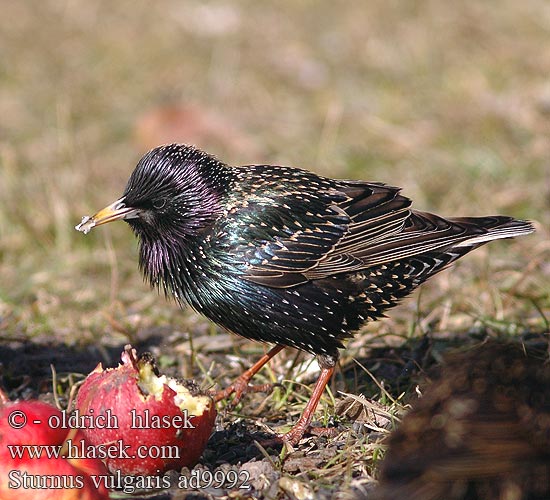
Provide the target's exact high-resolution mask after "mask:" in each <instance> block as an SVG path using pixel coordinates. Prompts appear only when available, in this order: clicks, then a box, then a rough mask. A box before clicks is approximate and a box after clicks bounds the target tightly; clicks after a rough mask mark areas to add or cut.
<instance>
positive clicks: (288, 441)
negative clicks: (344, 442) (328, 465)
mask: <svg viewBox="0 0 550 500" xmlns="http://www.w3.org/2000/svg"><path fill="white" fill-rule="evenodd" d="M304 434H311V435H312V436H318V437H319V436H325V437H327V438H333V437H335V436H336V435H337V434H338V431H337V429H336V428H334V427H313V426H308V427H307V428H306V429H303V428H301V427H299V426H294V427H293V428H292V429H290V431H288V432H287V433H286V434H279V435H277V436H274V437H271V438H269V439H263V440H261V441H259V442H258V444H260V445H261V446H262V447H264V448H277V447H279V446H282V445H285V446H287V447H290V448H291V449H292V448H293V447H295V446H296V445H297V444H298V443H299V442H300V441H301V440H302V438H303V437H304Z"/></svg>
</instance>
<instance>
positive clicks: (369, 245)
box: [77, 144, 533, 444]
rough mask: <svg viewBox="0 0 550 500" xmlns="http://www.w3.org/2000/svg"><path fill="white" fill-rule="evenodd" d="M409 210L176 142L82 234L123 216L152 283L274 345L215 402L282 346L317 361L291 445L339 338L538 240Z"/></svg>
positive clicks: (363, 191)
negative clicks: (508, 242) (438, 277)
mask: <svg viewBox="0 0 550 500" xmlns="http://www.w3.org/2000/svg"><path fill="white" fill-rule="evenodd" d="M410 205H411V201H410V200H409V199H408V198H406V197H404V196H402V195H401V194H399V188H397V187H391V186H386V185H384V184H381V183H376V182H363V181H349V180H334V179H329V178H326V177H320V176H318V175H316V174H313V173H311V172H308V171H306V170H301V169H297V168H290V167H280V166H270V165H250V166H243V167H232V166H229V165H226V164H224V163H222V162H221V161H219V160H217V159H216V158H215V157H213V156H211V155H209V154H207V153H204V152H202V151H200V150H198V149H196V148H194V147H191V146H186V145H180V144H171V145H168V146H161V147H158V148H155V149H153V150H152V151H150V152H149V153H147V154H146V155H145V156H144V157H143V158H142V159H141V160H140V161H139V163H138V165H137V167H136V168H135V170H134V172H133V173H132V175H131V176H130V179H129V181H128V184H127V186H126V189H125V191H124V193H123V195H122V197H121V198H119V199H118V200H117V201H115V202H114V203H112V204H111V205H109V206H107V207H106V208H104V209H103V210H100V211H99V212H98V213H96V214H95V215H93V216H92V217H85V218H84V219H83V221H82V223H81V224H79V225H78V226H77V229H79V230H80V231H84V232H87V231H89V230H90V229H91V228H93V227H94V226H99V225H101V224H104V223H106V222H111V221H114V220H117V219H124V220H125V221H126V222H127V223H128V224H129V225H130V227H131V228H132V229H133V231H134V233H135V234H136V235H137V237H138V239H139V243H140V245H139V264H140V268H141V270H142V272H143V274H144V276H145V278H146V279H147V280H148V281H149V282H150V283H151V285H152V286H154V287H161V288H163V289H164V291H165V292H166V294H169V295H172V296H174V297H175V298H176V300H177V301H178V302H179V303H180V304H182V305H183V304H185V303H187V304H189V305H191V306H192V307H193V308H194V309H195V310H197V311H198V312H200V313H202V314H204V315H205V316H207V317H208V318H210V319H211V320H212V321H214V322H215V323H217V324H219V325H221V326H223V327H224V328H226V329H228V330H229V331H231V332H234V333H237V334H239V335H242V336H244V337H247V338H249V339H253V340H258V341H261V342H267V343H272V344H275V346H274V347H273V348H272V349H271V350H270V351H269V352H268V353H267V354H266V355H265V356H263V357H262V358H261V359H260V360H259V361H258V362H257V363H256V364H255V365H253V366H252V367H251V368H250V369H249V370H247V371H246V372H245V373H243V375H241V377H239V378H238V379H237V380H236V381H235V383H234V384H232V385H231V386H230V387H228V388H227V389H226V390H224V391H221V392H220V393H218V399H221V398H225V397H228V396H229V395H230V394H232V393H235V396H234V398H236V399H237V400H238V399H240V398H241V396H242V394H243V393H244V392H246V389H247V387H248V383H249V381H250V379H251V378H252V376H253V375H254V374H255V373H256V372H257V371H258V370H259V369H260V368H261V367H262V366H263V365H264V364H265V363H266V362H267V361H269V359H271V358H272V357H273V356H274V355H275V354H277V353H278V352H279V351H280V350H281V349H283V348H284V347H285V346H290V347H294V348H296V349H301V350H304V351H307V352H310V353H311V354H314V355H316V356H317V360H318V362H319V365H320V367H321V375H320V377H319V379H318V381H317V384H316V386H315V389H314V391H313V394H312V397H311V399H310V401H309V402H308V404H307V405H306V408H305V410H304V413H303V414H302V416H301V417H300V419H299V420H298V422H297V423H296V425H295V426H294V427H293V429H292V430H291V431H290V432H289V433H287V434H285V435H284V436H281V439H282V440H283V441H286V442H288V443H291V444H296V443H297V442H298V441H299V440H300V439H301V437H302V436H303V434H304V432H305V431H306V430H307V428H308V426H309V424H310V422H311V418H312V415H313V412H314V411H315V408H316V406H317V404H318V402H319V399H320V397H321V395H322V393H323V390H324V388H325V386H326V384H327V382H328V381H329V379H330V377H331V375H332V373H333V371H334V366H335V364H336V361H337V359H338V349H340V348H342V347H343V344H342V341H343V340H344V339H346V338H348V337H350V336H351V335H352V334H353V332H355V331H357V330H358V329H359V328H360V327H361V326H362V325H363V324H364V323H365V322H366V321H369V320H375V319H377V318H379V317H380V316H382V313H383V311H384V310H385V309H388V308H390V307H392V306H393V305H395V304H396V303H397V302H398V301H399V299H401V298H402V297H405V296H406V295H407V294H409V293H410V292H411V291H412V290H414V289H415V288H416V287H417V286H418V285H420V284H421V283H422V282H424V281H425V280H426V279H427V278H429V277H430V276H432V275H433V274H435V273H437V272H439V271H441V270H442V269H444V268H445V267H447V266H448V265H449V264H450V263H451V262H453V261H455V260H456V259H458V258H460V257H462V256H463V255H465V254H466V253H468V252H469V251H471V250H473V249H474V248H477V247H478V246H480V245H483V244H484V243H487V242H488V241H491V240H495V239H499V238H511V237H514V236H519V235H523V234H528V233H530V232H532V231H533V227H532V226H531V224H530V223H529V222H526V221H521V220H515V219H513V218H511V217H504V216H488V217H456V218H450V219H444V218H442V217H439V216H437V215H434V214H430V213H426V212H419V211H416V210H411V208H410ZM234 402H235V399H234Z"/></svg>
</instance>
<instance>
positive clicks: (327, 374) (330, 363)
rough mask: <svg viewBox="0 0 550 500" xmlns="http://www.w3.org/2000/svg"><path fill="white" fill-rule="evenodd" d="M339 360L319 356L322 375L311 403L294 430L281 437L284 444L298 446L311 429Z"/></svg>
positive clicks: (314, 389) (307, 405)
mask: <svg viewBox="0 0 550 500" xmlns="http://www.w3.org/2000/svg"><path fill="white" fill-rule="evenodd" d="M337 359H338V356H329V355H324V354H321V355H319V356H317V362H318V363H319V366H320V367H321V374H320V375H319V378H318V379H317V382H316V384H315V387H314V388H313V393H312V394H311V398H309V401H308V402H307V404H306V407H305V408H304V411H303V412H302V415H301V416H300V418H299V419H298V421H297V422H296V423H295V424H294V427H292V429H290V431H288V432H287V433H286V434H283V435H282V436H279V437H280V439H281V440H282V441H283V442H284V443H288V444H290V445H293V446H294V445H296V444H298V442H299V441H300V439H302V437H303V436H304V434H305V433H306V431H307V430H308V429H309V428H310V424H311V420H312V418H313V414H314V413H315V410H316V409H317V405H318V404H319V400H320V399H321V396H322V395H323V392H324V390H325V387H326V386H327V384H328V383H329V381H330V378H331V377H332V374H333V373H334V368H335V366H336V361H337Z"/></svg>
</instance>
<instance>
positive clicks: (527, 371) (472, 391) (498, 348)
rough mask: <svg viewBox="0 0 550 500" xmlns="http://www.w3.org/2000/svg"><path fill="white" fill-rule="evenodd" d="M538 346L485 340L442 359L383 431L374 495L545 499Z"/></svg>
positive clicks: (548, 461)
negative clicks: (382, 454)
mask: <svg viewBox="0 0 550 500" xmlns="http://www.w3.org/2000/svg"><path fill="white" fill-rule="evenodd" d="M545 347H547V346H544V347H543V349H541V350H540V351H537V350H536V349H535V348H534V347H526V346H525V345H521V344H519V343H502V342H498V341H490V342H488V343H487V344H485V345H482V346H480V347H477V348H475V349H470V350H469V351H468V352H462V353H459V354H453V355H451V356H448V357H447V358H446V360H445V362H444V363H443V366H442V367H440V368H439V373H437V374H435V376H432V381H431V382H430V383H428V384H427V385H426V386H425V387H424V388H423V389H422V394H423V395H422V397H421V398H420V399H419V400H418V401H417V402H415V403H413V405H412V406H413V408H412V410H411V411H410V412H409V413H408V414H407V415H405V417H404V418H403V420H402V422H401V424H400V425H399V427H398V428H397V430H396V431H395V432H393V433H392V434H390V436H389V439H388V442H387V444H388V451H387V452H386V457H385V459H384V461H383V462H382V466H381V471H380V484H379V489H378V494H377V495H374V498H376V499H378V500H393V499H396V498H406V499H408V500H502V499H506V500H526V499H531V500H535V499H537V500H542V499H548V498H550V365H548V359H547V357H548V354H547V353H546V352H545ZM369 498H371V496H369Z"/></svg>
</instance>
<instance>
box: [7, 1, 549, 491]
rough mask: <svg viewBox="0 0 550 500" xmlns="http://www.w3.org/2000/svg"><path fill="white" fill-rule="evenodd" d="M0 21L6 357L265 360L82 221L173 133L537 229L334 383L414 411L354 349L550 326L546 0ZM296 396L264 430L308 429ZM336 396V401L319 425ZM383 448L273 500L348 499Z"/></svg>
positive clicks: (175, 362) (195, 371) (225, 152)
mask: <svg viewBox="0 0 550 500" xmlns="http://www.w3.org/2000/svg"><path fill="white" fill-rule="evenodd" d="M0 24H1V29H0V46H1V47H2V57H1V58H0V116H2V122H1V124H0V235H1V236H0V262H1V276H0V338H1V339H2V341H3V342H5V343H6V345H7V346H8V348H11V346H18V345H20V344H21V343H24V342H25V341H27V340H31V341H32V342H35V343H38V344H40V345H45V344H54V345H68V346H69V347H70V348H71V349H74V350H78V349H83V348H85V347H86V346H88V345H95V346H100V347H101V349H100V352H101V353H102V354H101V356H102V357H103V359H104V360H107V361H110V362H112V363H114V362H115V360H116V357H114V354H113V352H115V351H110V350H108V349H109V348H111V347H113V346H116V347H118V346H120V345H122V344H124V343H125V342H128V341H129V340H130V341H132V342H134V343H137V344H140V343H144V344H147V345H149V346H152V349H153V350H155V352H156V353H157V354H159V355H163V358H162V359H163V363H164V366H165V367H166V368H169V369H172V370H173V371H176V372H179V373H180V374H184V375H186V376H196V377H197V378H199V379H200V380H204V381H205V383H206V384H208V383H213V382H215V381H216V382H222V383H225V382H227V381H228V380H229V379H230V377H231V376H232V375H235V374H237V373H238V371H239V368H241V367H242V366H243V365H244V364H245V363H247V362H249V360H251V359H253V358H255V357H257V355H259V354H260V353H261V352H263V351H262V349H263V348H262V347H261V346H258V345H256V344H252V343H248V342H243V341H241V340H238V339H234V338H233V337H230V336H226V335H224V334H223V333H222V332H219V331H218V330H216V329H215V328H213V327H212V326H211V325H210V324H208V323H207V322H206V321H205V320H204V319H202V318H200V317H198V316H196V315H194V314H192V313H188V312H186V313H181V312H180V311H179V310H177V308H176V307H175V306H174V305H173V304H169V303H166V302H165V301H164V300H163V299H162V298H159V297H157V296H156V295H155V294H154V293H151V292H150V291H149V290H148V289H147V287H146V286H145V285H144V284H143V283H142V282H141V278H140V277H139V274H138V272H137V265H136V251H135V242H134V241H133V239H132V237H131V235H130V232H129V231H128V228H126V227H124V225H122V224H120V225H118V226H114V227H107V228H105V229H104V230H102V231H97V232H93V233H92V234H90V235H88V236H87V237H84V236H82V235H81V234H78V233H76V231H74V230H73V226H74V225H75V224H76V223H77V222H78V221H79V220H80V217H81V216H82V215H84V214H87V213H90V212H92V211H93V210H94V209H97V208H99V207H102V206H104V205H105V204H106V203H108V202H111V201H113V200H114V199H116V198H117V197H118V195H119V194H120V193H121V191H122V189H123V187H124V184H125V181H126V179H127V177H128V175H129V173H130V171H131V170H132V168H133V165H134V164H135V162H136V161H137V159H138V158H139V156H140V155H141V153H142V152H143V151H144V150H145V149H147V148H148V147H150V146H151V145H154V144H155V143H157V142H164V141H165V140H172V139H174V138H176V137H177V138H179V140H180V141H181V142H193V143H196V144H197V145H199V146H201V147H203V148H205V149H207V150H209V151H211V152H213V153H216V154H217V155H218V156H220V157H221V158H223V159H225V160H227V161H229V162H232V163H241V164H244V163H253V162H263V161H265V162H271V163H283V164H292V165H296V166H302V167H306V168H310V169H312V170H315V171H317V172H319V173H322V174H326V175H331V176H335V177H350V178H363V179H370V180H378V181H384V182H387V183H389V184H395V185H400V186H403V187H404V192H405V194H406V195H409V196H411V197H412V198H413V199H414V200H415V206H416V207H419V208H422V209H426V210H433V211H438V212H440V213H441V214H442V215H481V214H487V213H506V214H510V215H514V216H517V217H522V218H528V219H532V220H534V221H535V224H536V226H537V230H538V231H537V233H536V234H535V235H531V236H529V237H526V238H522V239H519V240H517V241H513V242H499V243H495V244H492V245H489V246H487V247H485V248H483V249H481V250H479V251H477V252H475V253H474V254H472V255H471V256H468V257H467V258H466V259H464V261H462V262H461V263H460V264H459V265H457V266H455V268H454V270H453V271H450V272H445V273H443V274H442V275H441V276H439V277H438V278H436V279H434V280H433V281H432V282H431V283H430V284H429V285H427V286H425V287H423V290H422V292H421V293H420V294H418V293H417V294H416V295H415V296H414V297H413V298H412V299H409V300H407V301H405V302H404V304H403V305H402V306H400V307H398V308H397V309H395V310H394V311H393V312H391V313H390V318H389V319H387V320H385V321H382V322H379V323H376V324H372V325H369V326H368V327H367V328H366V329H365V333H364V334H363V335H361V336H357V337H356V338H355V339H354V340H352V341H351V342H350V343H349V349H348V350H346V351H345V352H344V353H343V356H342V372H343V373H345V374H346V375H345V376H341V375H340V376H338V377H337V378H336V380H335V382H334V385H333V388H332V389H333V390H332V397H333V398H334V399H335V400H339V399H340V398H341V396H339V395H338V393H337V390H343V391H346V392H350V393H354V394H358V393H360V392H364V393H365V394H366V395H367V396H368V397H370V398H373V399H374V400H375V401H381V402H383V403H385V404H388V405H389V406H393V407H394V409H392V410H391V411H392V412H394V410H396V411H397V406H399V404H400V403H399V402H397V403H391V401H390V400H389V399H388V396H387V395H386V394H385V393H384V392H383V391H381V390H380V388H379V387H378V386H376V385H375V384H373V383H372V380H371V379H370V377H369V376H368V375H367V374H366V373H365V371H364V370H363V369H362V368H360V367H359V366H358V365H356V364H354V362H353V359H359V360H361V361H362V362H366V361H367V360H369V359H371V360H372V359H373V349H375V348H381V347H385V348H388V347H390V348H394V349H399V348H403V349H404V351H399V350H397V351H395V352H394V354H395V356H394V355H393V354H391V350H390V351H385V352H386V354H387V356H386V354H385V355H384V356H382V357H380V359H379V363H378V364H374V365H373V364H372V363H371V364H370V365H369V366H370V368H369V369H372V370H373V374H374V376H375V377H376V379H377V380H378V381H379V382H382V381H385V377H388V378H389V379H391V377H390V376H389V375H391V374H394V375H395V373H396V372H397V373H398V372H399V371H400V369H401V368H402V366H403V365H404V364H405V362H403V363H402V364H401V365H400V361H399V356H398V354H399V353H402V352H408V351H407V350H408V349H410V346H412V347H413V348H414V346H415V345H416V344H415V341H417V340H418V339H419V338H421V337H422V335H424V334H426V333H429V334H430V336H431V337H432V339H433V342H434V344H433V348H432V350H431V353H432V354H431V356H432V358H431V359H438V356H439V354H440V353H441V352H443V351H444V350H445V349H446V348H448V346H449V344H453V343H464V342H468V341H469V339H471V338H472V337H475V338H480V337H483V336H487V335H488V336H518V335H524V336H525V335H528V334H529V335H530V334H537V333H542V332H546V333H547V332H548V329H549V321H550V299H549V297H550V265H549V263H548V262H549V261H550V243H549V241H550V233H549V227H550V170H549V160H548V158H549V157H550V156H549V155H550V142H549V141H548V136H549V133H550V84H549V81H548V74H550V51H549V50H548V43H547V40H548V36H549V34H550V33H549V31H550V6H549V5H548V4H547V3H546V2H544V1H543V0H527V1H526V2H521V3H518V2H515V1H512V0H504V1H502V2H499V3H498V5H497V4H495V3H493V2H466V1H464V2H454V3H448V2H437V1H435V0H428V1H424V2H406V1H405V0H401V1H398V0H394V1H390V2H381V1H376V2H369V3H368V5H367V4H365V3H361V2H328V1H320V2H311V1H303V2H291V1H287V2H252V1H244V0H243V1H229V0H227V1H216V2H208V3H204V2H200V1H198V0H196V1H185V2H180V1H177V0H172V1H170V0H158V1H156V2H144V1H138V2H135V1H133V2H130V1H120V2H107V1H97V2H85V1H83V0H71V1H66V2H59V1H55V0H46V1H43V2H9V3H7V4H6V5H4V6H3V14H2V20H0ZM213 335H218V336H217V337H212V336H213ZM190 338H191V339H193V343H192V344H191V343H190V342H189V339H190ZM403 346H405V347H403ZM14 348H15V347H14ZM294 355H295V354H294V353H293V352H291V353H288V354H287V355H282V356H281V359H280V360H279V361H276V362H274V364H273V365H272V367H271V370H272V371H265V372H263V374H262V376H263V377H265V378H266V379H269V380H279V379H282V378H284V379H285V380H296V379H297V378H299V377H300V376H301V377H302V379H300V381H301V382H308V381H309V380H310V379H308V377H307V374H308V373H309V372H310V371H312V370H313V369H315V368H316V365H315V363H313V365H311V366H310V370H306V368H307V367H308V366H309V365H307V363H309V359H308V358H307V357H306V358H304V359H305V364H304V363H301V362H300V363H294V364H293V358H294ZM392 356H393V357H392ZM98 357H99V355H98ZM182 360H183V362H182ZM97 361H99V359H97ZM388 366H390V367H393V369H387V367H388ZM350 367H352V368H350ZM353 367H354V368H353ZM392 370H393V371H392ZM304 372H305V375H304ZM260 381H261V377H260ZM384 383H386V384H388V387H391V393H390V394H391V397H393V398H397V397H398V396H399V394H400V393H401V392H403V391H404V392H405V393H406V394H405V396H404V398H401V399H400V401H402V400H406V399H407V395H409V394H410V393H411V391H412V388H413V387H414V384H413V383H412V382H411V380H408V381H407V382H405V383H404V384H401V385H400V384H395V383H393V382H387V381H386V382H384ZM285 386H286V387H287V390H286V391H279V392H276V393H275V394H274V395H273V396H272V397H271V398H270V399H269V401H268V402H267V403H266V405H265V412H264V413H262V418H263V419H264V420H269V418H273V419H275V420H276V418H279V419H280V420H285V421H286V420H287V419H288V420H289V421H290V419H291V418H294V417H295V416H296V415H297V414H298V412H299V410H300V409H301V407H302V406H303V402H304V400H305V396H306V395H307V394H308V387H302V386H300V385H293V384H291V383H289V382H285ZM412 392H414V391H412ZM259 398H260V399H259V401H260V400H262V398H261V397H259ZM249 401H250V400H249ZM253 402H255V400H253ZM255 406H256V405H255ZM255 406H254V407H255ZM332 406H333V401H332V398H331V396H329V395H328V394H327V395H326V397H325V398H324V399H323V404H322V405H321V409H320V411H319V413H318V416H319V418H320V420H322V419H324V418H328V416H330V415H331V414H332ZM242 411H243V413H244V414H246V415H250V411H247V409H246V408H244V409H243V410H242ZM232 417H233V420H234V419H235V418H237V416H236V415H233V416H231V415H230V416H228V417H227V419H226V420H224V422H225V423H226V424H229V423H230V422H232V421H233V420H232ZM254 418H256V419H260V416H259V415H256V416H254ZM359 427H361V426H359ZM350 432H351V431H350ZM361 432H362V431H361ZM350 436H351V437H350ZM353 436H355V437H353ZM358 436H359V437H358ZM375 441H376V433H375V434H373V435H372V436H371V435H369V434H364V433H363V434H361V433H359V435H356V434H353V433H352V434H349V432H348V434H345V433H344V435H343V437H342V438H341V439H340V440H339V441H338V443H339V444H338V445H337V446H340V448H339V451H338V452H337V453H335V454H334V455H333V456H332V458H331V459H330V460H327V459H326V457H324V456H322V450H321V451H319V450H317V451H318V452H319V453H320V456H319V460H318V461H317V462H315V461H314V462H311V464H314V465H312V466H311V468H310V469H309V470H310V472H311V471H312V470H314V471H315V474H312V473H304V472H300V469H299V468H294V469H293V468H290V469H285V468H284V465H281V469H280V474H279V476H276V478H275V482H277V481H279V483H277V484H278V485H279V486H277V485H275V486H273V485H271V490H269V492H270V493H269V494H276V491H279V493H280V494H281V495H282V496H285V495H286V496H287V497H290V498H298V497H299V495H298V494H296V492H294V493H293V491H294V490H293V489H292V488H293V483H292V481H298V482H300V484H302V483H303V485H304V488H305V489H306V490H308V491H309V490H311V491H317V490H319V489H320V491H321V492H325V493H323V494H324V495H334V496H335V497H338V498H345V496H346V494H347V493H346V492H349V491H350V489H352V488H357V487H358V483H361V484H363V483H365V482H370V481H371V475H373V474H374V475H375V469H376V462H377V457H378V456H379V453H380V451H379V445H378V444H373V442H375ZM312 454H313V455H312ZM306 455H307V456H308V457H311V456H314V457H315V454H314V451H313V450H312V451H311V452H310V453H308V454H306ZM290 458H292V457H290ZM277 460H279V458H277ZM285 460H289V457H286V459H285ZM285 460H282V461H280V462H277V463H278V464H279V465H280V464H284V463H286V462H285ZM296 467H297V466H296ZM313 476H315V477H313ZM280 478H287V479H284V480H283V479H280ZM335 478H337V479H338V481H337V482H336V483H335V481H336V479H335ZM289 481H290V482H289ZM333 483H334V484H336V486H334V484H333ZM331 484H333V486H330V485H331ZM274 487H275V490H273V488H274ZM278 487H279V490H277V488H278ZM335 488H336V490H335ZM272 490H273V491H272ZM266 491H268V490H266ZM274 491H275V493H274ZM327 492H328V493H327ZM257 494H258V496H261V495H262V492H258V493H257ZM264 494H266V495H267V493H265V491H264ZM304 498H307V495H306V496H304Z"/></svg>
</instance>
